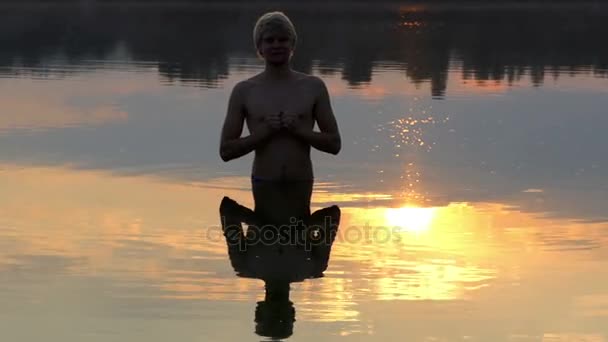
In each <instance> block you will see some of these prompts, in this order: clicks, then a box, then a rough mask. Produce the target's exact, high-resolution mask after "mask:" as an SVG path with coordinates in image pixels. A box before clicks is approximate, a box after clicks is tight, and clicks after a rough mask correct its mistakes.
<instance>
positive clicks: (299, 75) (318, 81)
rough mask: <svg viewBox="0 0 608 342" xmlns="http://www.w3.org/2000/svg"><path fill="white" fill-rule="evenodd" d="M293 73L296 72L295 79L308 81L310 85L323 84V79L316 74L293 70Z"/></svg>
mask: <svg viewBox="0 0 608 342" xmlns="http://www.w3.org/2000/svg"><path fill="white" fill-rule="evenodd" d="M295 74H296V77H297V79H298V80H300V81H304V82H308V83H310V84H312V85H316V86H321V85H324V84H325V83H324V82H323V80H322V79H321V78H320V77H318V76H315V75H310V74H307V73H303V72H299V71H295Z"/></svg>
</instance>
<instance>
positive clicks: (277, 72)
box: [264, 63, 293, 81]
mask: <svg viewBox="0 0 608 342" xmlns="http://www.w3.org/2000/svg"><path fill="white" fill-rule="evenodd" d="M292 73H293V71H292V70H291V67H290V66H289V64H288V63H287V64H283V65H272V64H266V68H265V69H264V74H265V75H266V77H267V78H268V79H270V80H276V81H280V80H286V79H289V78H290V77H291V76H292Z"/></svg>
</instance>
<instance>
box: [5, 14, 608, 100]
mask: <svg viewBox="0 0 608 342" xmlns="http://www.w3.org/2000/svg"><path fill="white" fill-rule="evenodd" d="M268 9H269V8H262V7H260V8H259V9H252V8H238V7H234V8H231V9H226V8H224V9H210V8H204V7H158V6H156V7H118V6H108V7H82V6H73V7H58V8H55V9H49V8H30V9H24V8H3V9H1V10H0V17H1V18H2V20H0V32H1V33H0V37H1V40H0V41H1V42H2V49H1V50H0V74H4V75H6V74H10V75H24V76H36V77H46V76H54V77H57V76H59V77H61V76H62V75H65V74H70V73H74V72H81V71H82V70H83V69H86V64H87V63H90V61H93V60H94V61H108V60H115V59H116V58H118V59H119V60H120V59H121V58H128V60H130V61H135V62H150V63H151V64H152V65H154V66H155V67H156V68H157V69H158V72H159V73H160V75H161V77H162V78H163V80H165V81H166V82H170V83H172V82H184V83H190V84H194V85H197V86H201V87H216V86H220V85H221V80H222V79H224V78H226V77H227V76H228V75H229V73H230V72H232V71H234V70H235V68H239V67H247V66H254V65H257V63H259V62H258V61H256V59H255V58H256V57H255V52H254V50H253V43H252V39H251V30H252V27H253V23H254V22H255V19H256V18H257V17H258V16H259V15H260V14H261V13H263V12H265V11H266V10H268ZM285 12H286V13H287V14H288V15H289V16H290V17H291V18H292V19H293V21H294V23H295V24H296V28H297V29H298V34H299V45H298V47H297V50H296V54H295V56H294V61H293V62H294V67H295V68H296V69H298V70H301V71H304V72H312V71H313V70H315V71H318V72H320V73H322V74H341V76H342V78H343V79H344V80H345V81H346V82H347V83H348V84H349V86H351V87H358V86H362V85H365V84H368V83H370V82H372V81H373V76H374V73H375V72H376V71H378V70H382V69H386V68H390V69H393V70H398V71H399V72H403V74H404V76H407V78H408V79H409V80H410V81H411V82H414V83H424V82H429V83H430V84H431V92H432V95H433V96H435V97H442V96H444V95H445V94H446V92H447V91H448V89H447V75H448V70H450V69H451V68H459V69H461V70H462V72H463V78H465V79H474V80H480V81H484V80H494V81H498V82H506V83H508V84H512V83H514V82H517V81H518V80H520V79H521V78H522V77H529V78H530V79H531V81H532V83H533V84H534V85H537V86H541V85H542V84H543V82H544V81H545V79H546V78H547V77H551V78H554V77H559V76H560V75H562V74H566V75H568V74H573V73H578V72H591V73H594V74H595V75H597V76H600V77H606V76H607V75H608V73H607V69H608V46H607V45H606V44H602V41H603V40H602V37H605V36H606V35H607V34H608V25H606V24H605V23H606V22H608V21H607V20H606V19H608V18H607V17H608V12H606V11H602V10H590V9H579V10H563V9H562V10H560V9H543V10H541V9H527V10H523V9H500V10H493V9H485V10H484V9H477V10H466V11H465V10H455V9H453V8H452V9H445V10H432V11H430V10H429V11H427V10H421V9H416V8H410V9H408V8H401V9H393V10H375V11H363V10H349V11H346V10H345V11H337V10H331V11H330V10H328V11H314V10H312V9H309V10H307V9H304V8H300V9H298V10H293V11H289V10H285ZM121 52H122V55H121V54H120V53H121ZM235 60H239V61H240V62H238V63H236V62H235ZM56 63H63V64H65V65H70V66H78V65H82V66H83V68H57V67H55V68H53V67H51V66H52V65H56ZM134 65H137V64H134ZM143 65H144V66H146V65H149V64H143Z"/></svg>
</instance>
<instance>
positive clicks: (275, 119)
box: [265, 112, 304, 133]
mask: <svg viewBox="0 0 608 342" xmlns="http://www.w3.org/2000/svg"><path fill="white" fill-rule="evenodd" d="M265 121H266V124H267V125H268V128H269V129H270V131H271V132H276V131H279V130H286V131H289V132H292V133H297V131H298V130H300V129H303V127H304V125H302V121H301V120H300V116H299V115H298V114H294V113H284V112H279V113H277V114H270V115H268V116H267V117H266V120H265Z"/></svg>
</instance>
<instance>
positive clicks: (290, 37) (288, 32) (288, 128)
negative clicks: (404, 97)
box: [220, 12, 341, 183]
mask: <svg viewBox="0 0 608 342" xmlns="http://www.w3.org/2000/svg"><path fill="white" fill-rule="evenodd" d="M253 39H254V43H255V47H256V50H257V52H258V55H259V56H260V57H261V58H263V59H264V61H265V64H266V67H265V69H264V71H263V72H261V73H259V74H257V75H255V76H253V77H251V78H249V79H246V80H244V81H241V82H239V83H238V84H236V85H235V86H234V89H233V90H232V94H231V95H230V100H229V103H228V111H227V114H226V118H225V121H224V126H223V129H222V137H221V143H220V156H221V157H222V159H223V160H224V161H229V160H232V159H235V158H239V157H241V156H243V155H246V154H248V153H249V152H251V151H255V159H254V162H253V169H252V179H253V181H254V183H255V182H258V181H259V182H264V181H269V180H271V181H277V180H285V181H311V180H312V179H313V169H312V163H311V160H310V147H311V146H312V147H314V148H316V149H318V150H320V151H324V152H327V153H331V154H337V153H338V152H339V151H340V146H341V141H340V134H339V132H338V125H337V123H336V119H335V117H334V114H333V111H332V108H331V104H330V98H329V94H328V91H327V88H326V87H325V84H324V83H323V81H322V80H321V79H320V78H318V77H315V76H311V75H307V74H303V73H300V72H296V71H294V70H292V69H291V67H290V65H289V62H290V59H291V56H292V54H293V52H294V49H295V45H296V40H297V35H296V32H295V29H294V26H293V24H292V23H291V21H290V20H289V18H287V17H286V16H285V15H284V14H283V13H281V12H271V13H267V14H264V15H263V16H262V17H260V19H259V20H258V22H257V23H256V25H255V28H254V30H253ZM245 121H246V122H247V127H248V129H249V132H250V134H249V135H248V136H245V137H241V133H242V130H243V123H244V122H245ZM315 123H316V124H317V126H318V127H319V131H314V130H313V127H314V125H315Z"/></svg>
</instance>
